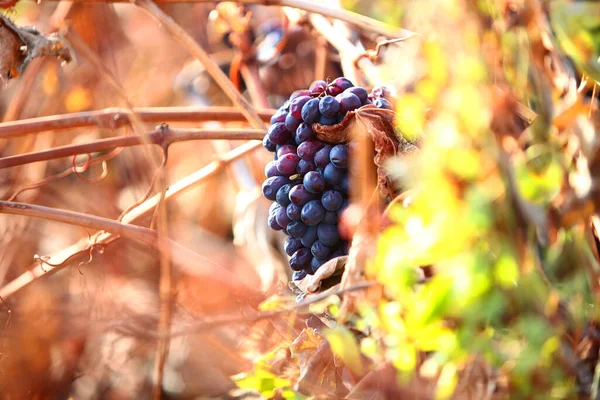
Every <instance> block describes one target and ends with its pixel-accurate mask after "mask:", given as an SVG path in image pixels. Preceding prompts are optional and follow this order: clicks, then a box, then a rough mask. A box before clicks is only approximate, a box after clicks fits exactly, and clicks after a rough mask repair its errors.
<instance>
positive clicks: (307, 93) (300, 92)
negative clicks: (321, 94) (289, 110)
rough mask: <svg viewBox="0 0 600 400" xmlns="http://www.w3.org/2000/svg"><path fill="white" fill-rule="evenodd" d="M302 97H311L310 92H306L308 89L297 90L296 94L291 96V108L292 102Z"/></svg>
mask: <svg viewBox="0 0 600 400" xmlns="http://www.w3.org/2000/svg"><path fill="white" fill-rule="evenodd" d="M300 96H310V90H306V89H301V90H296V91H295V92H294V93H292V95H291V96H290V100H289V101H290V106H291V100H294V99H295V98H296V97H300Z"/></svg>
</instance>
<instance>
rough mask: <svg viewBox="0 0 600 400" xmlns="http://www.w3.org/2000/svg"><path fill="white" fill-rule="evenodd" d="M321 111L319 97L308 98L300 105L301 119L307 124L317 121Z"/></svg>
mask: <svg viewBox="0 0 600 400" xmlns="http://www.w3.org/2000/svg"><path fill="white" fill-rule="evenodd" d="M320 117H321V113H320V112H319V99H310V100H309V101H307V102H306V104H305V105H304V107H302V119H303V120H304V122H306V123H307V124H314V123H315V122H318V121H319V118H320Z"/></svg>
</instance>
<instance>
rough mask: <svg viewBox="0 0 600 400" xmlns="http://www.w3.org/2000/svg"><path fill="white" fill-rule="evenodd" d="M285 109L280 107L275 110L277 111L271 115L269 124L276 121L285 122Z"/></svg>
mask: <svg viewBox="0 0 600 400" xmlns="http://www.w3.org/2000/svg"><path fill="white" fill-rule="evenodd" d="M287 114H288V113H287V111H285V110H284V109H282V108H280V109H279V110H277V112H276V113H275V114H273V116H272V117H271V121H270V122H271V125H273V124H274V123H277V122H285V117H287Z"/></svg>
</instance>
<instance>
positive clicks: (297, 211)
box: [285, 203, 302, 221]
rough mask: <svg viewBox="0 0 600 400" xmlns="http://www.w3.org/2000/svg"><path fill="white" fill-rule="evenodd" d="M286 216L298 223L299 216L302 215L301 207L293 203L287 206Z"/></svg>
mask: <svg viewBox="0 0 600 400" xmlns="http://www.w3.org/2000/svg"><path fill="white" fill-rule="evenodd" d="M285 212H286V214H287V216H288V217H290V219H291V220H294V221H300V216H301V214H302V206H299V205H297V204H294V203H290V204H288V206H287V207H286V211H285Z"/></svg>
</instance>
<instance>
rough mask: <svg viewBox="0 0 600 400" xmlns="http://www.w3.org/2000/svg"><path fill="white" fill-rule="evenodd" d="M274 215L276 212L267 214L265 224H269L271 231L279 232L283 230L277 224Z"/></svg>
mask: <svg viewBox="0 0 600 400" xmlns="http://www.w3.org/2000/svg"><path fill="white" fill-rule="evenodd" d="M276 214H277V213H276V212H275V213H271V214H269V219H268V220H267V223H268V224H269V228H271V229H273V230H274V231H280V230H282V229H283V227H282V226H280V225H279V224H278V223H277V219H276Z"/></svg>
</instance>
